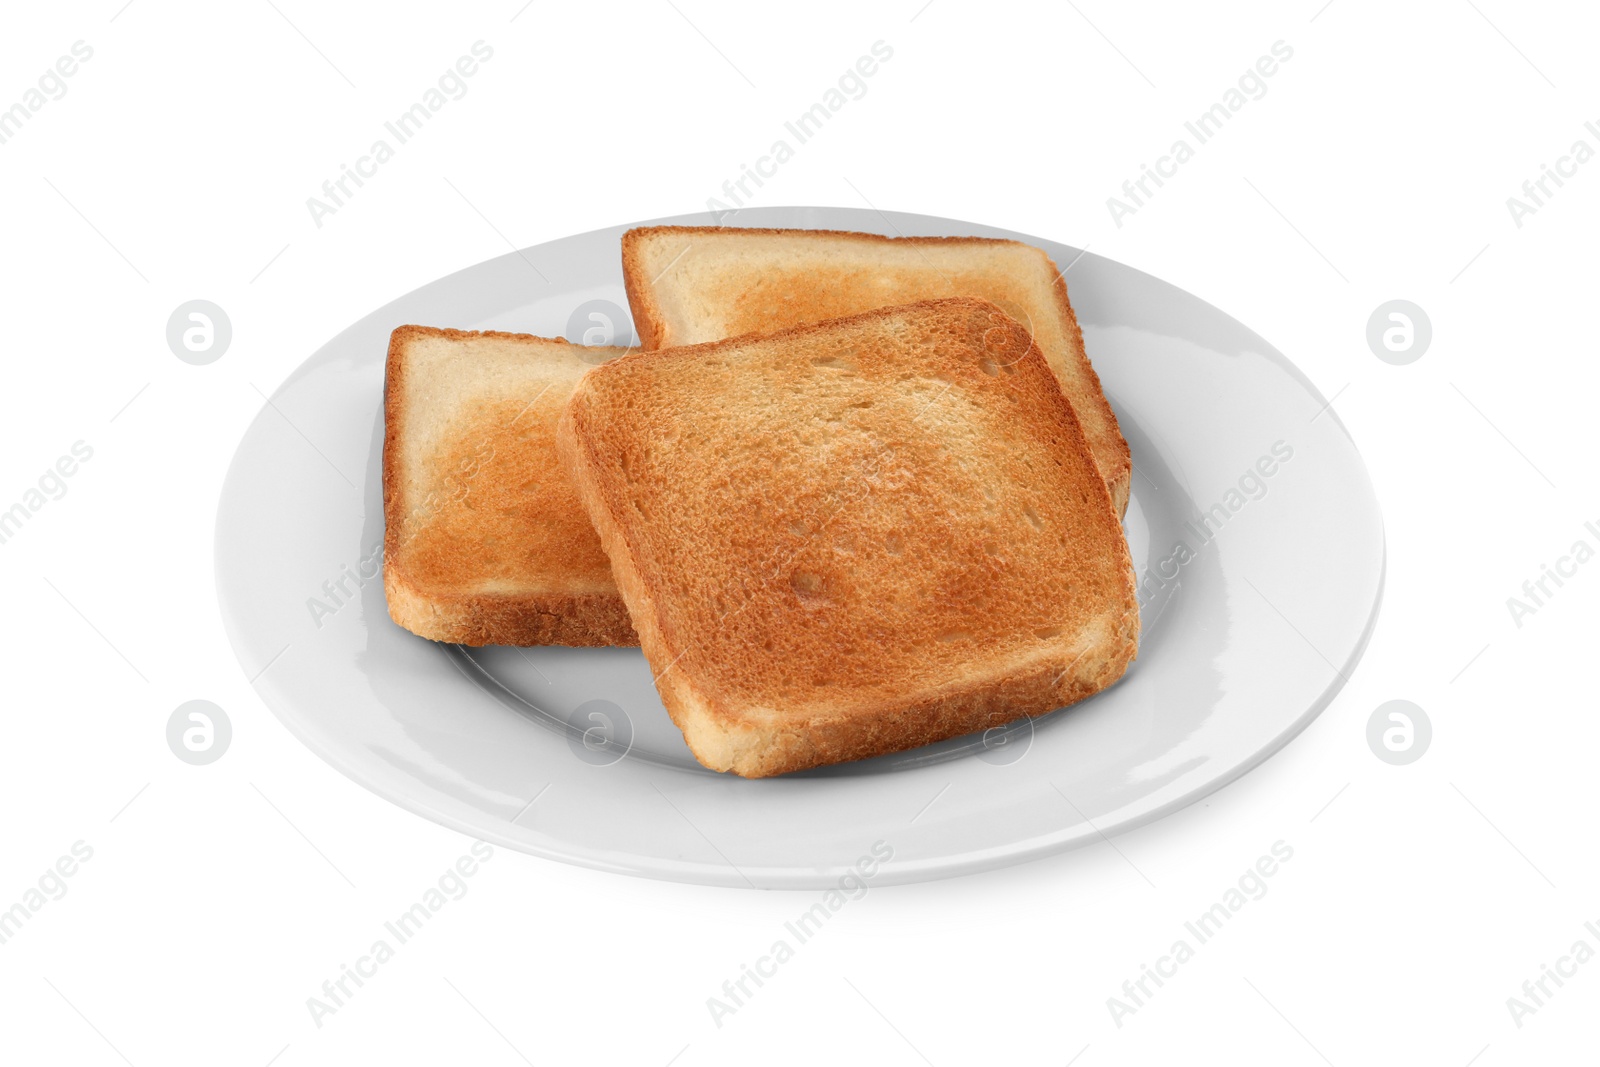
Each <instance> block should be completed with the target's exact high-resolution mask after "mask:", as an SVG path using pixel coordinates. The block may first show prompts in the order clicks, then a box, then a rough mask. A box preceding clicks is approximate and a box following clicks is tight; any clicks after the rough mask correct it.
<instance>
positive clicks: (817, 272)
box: [622, 226, 1133, 515]
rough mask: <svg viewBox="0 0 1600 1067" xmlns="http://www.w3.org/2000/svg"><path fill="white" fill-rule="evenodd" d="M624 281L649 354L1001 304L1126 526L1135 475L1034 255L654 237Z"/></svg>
mask: <svg viewBox="0 0 1600 1067" xmlns="http://www.w3.org/2000/svg"><path fill="white" fill-rule="evenodd" d="M622 271H623V276H624V279H625V282H626V285H627V290H628V302H629V303H630V304H631V305H632V307H633V319H634V324H635V325H636V326H637V327H638V329H639V337H640V340H641V341H642V342H643V344H644V347H645V348H646V349H656V348H666V347H669V346H672V345H688V344H698V343H700V342H703V341H719V340H722V339H723V338H727V337H737V336H739V335H740V334H746V333H770V332H772V331H774V330H781V329H784V328H786V327H789V326H797V325H800V324H801V323H807V322H821V321H822V320H824V319H831V318H837V317H839V316H841V315H853V314H856V313H859V312H862V311H869V310H871V309H872V308H878V307H885V306H888V305H892V304H906V303H911V302H912V301H917V300H928V299H932V298H936V297H947V296H972V297H978V298H980V299H983V300H988V301H989V302H991V303H994V304H998V305H999V306H1000V308H1001V310H1003V311H1005V312H1006V314H1008V315H1010V316H1011V317H1012V318H1014V319H1016V320H1017V321H1018V322H1020V323H1022V324H1023V325H1024V326H1025V327H1027V328H1028V329H1029V330H1030V331H1031V332H1032V334H1033V337H1034V340H1035V341H1037V342H1038V343H1039V347H1040V349H1041V350H1043V352H1044V357H1045V359H1046V360H1048V361H1049V364H1050V369H1051V370H1053V371H1055V373H1056V377H1057V378H1059V379H1060V381H1061V388H1062V391H1063V392H1065V393H1066V394H1067V399H1068V400H1069V401H1070V402H1071V403H1072V408H1073V411H1074V413H1075V414H1076V415H1077V416H1078V423H1079V425H1080V426H1081V427H1082V429H1083V433H1084V436H1085V437H1087V438H1088V441H1089V448H1090V451H1091V452H1092V453H1093V454H1094V459H1095V463H1096V464H1097V465H1098V466H1099V468H1100V473H1101V475H1102V476H1103V477H1104V478H1105V481H1106V485H1107V486H1109V487H1110V490H1111V499H1112V500H1113V501H1114V503H1115V505H1116V509H1117V514H1118V515H1121V514H1122V513H1123V512H1125V511H1126V510H1127V508H1128V492H1129V489H1130V482H1131V480H1132V477H1133V463H1132V460H1131V459H1130V458H1129V455H1128V445H1127V442H1126V441H1124V440H1123V439H1122V432H1121V431H1120V430H1119V429H1118V428H1117V417H1116V415H1115V414H1113V413H1112V411H1111V405H1110V404H1108V403H1107V402H1106V397H1105V393H1104V391H1103V390H1102V389H1101V388H1100V378H1099V376H1098V375H1096V374H1095V371H1094V367H1092V366H1091V365H1090V364H1089V360H1088V357H1087V356H1086V355H1085V354H1084V350H1083V331H1082V330H1080V329H1079V328H1078V320H1077V317H1076V316H1075V315H1074V314H1073V313H1072V303H1071V301H1069V300H1068V299H1067V284H1066V281H1065V280H1064V279H1063V276H1062V272H1061V271H1058V270H1057V269H1056V265H1055V263H1053V262H1052V261H1051V259H1050V257H1049V256H1048V255H1046V254H1045V253H1044V252H1043V251H1041V250H1040V249H1038V248H1035V247H1033V246H1032V245H1027V244H1022V243H1021V242H1018V241H1002V240H994V239H991V238H984V237H882V236H879V235H878V234H872V233H849V232H844V231H837V230H768V229H745V228H742V227H711V226H647V227H643V228H640V229H634V230H629V231H628V232H627V233H625V234H623V236H622Z"/></svg>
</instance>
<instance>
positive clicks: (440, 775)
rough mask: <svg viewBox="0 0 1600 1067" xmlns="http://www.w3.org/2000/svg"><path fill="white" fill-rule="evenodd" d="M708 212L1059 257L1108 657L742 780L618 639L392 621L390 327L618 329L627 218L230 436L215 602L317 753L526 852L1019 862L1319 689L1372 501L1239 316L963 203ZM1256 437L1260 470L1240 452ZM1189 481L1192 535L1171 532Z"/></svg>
mask: <svg viewBox="0 0 1600 1067" xmlns="http://www.w3.org/2000/svg"><path fill="white" fill-rule="evenodd" d="M656 222H658V223H681V224H696V225H708V224H712V223H713V222H714V220H712V219H710V218H709V216H705V215H692V216H683V217H681V218H675V219H659V220H656ZM737 222H738V224H739V225H749V226H799V227H812V228H828V229H841V230H866V231H873V232H877V233H889V234H923V235H978V236H992V237H1016V238H1020V239H1021V240H1024V241H1028V242H1030V243H1032V244H1035V245H1038V246H1040V247H1042V248H1044V249H1045V250H1046V251H1047V252H1049V253H1050V255H1052V256H1053V257H1055V260H1056V262H1057V263H1058V264H1060V265H1063V266H1066V265H1068V264H1070V268H1069V270H1068V273H1067V275H1066V277H1067V281H1068V284H1069V288H1070V291H1071V294H1072V303H1073V306H1074V307H1075V308H1076V310H1077V313H1078V318H1079V320H1080V321H1081V322H1082V324H1083V329H1084V336H1085V341H1086V344H1087V347H1088V351H1089V354H1090V357H1091V358H1092V360H1093V362H1094V365H1095V367H1096V369H1097V370H1098V371H1099V372H1100V377H1101V380H1102V381H1103V383H1104V384H1105V389H1106V394H1107V395H1108V396H1109V397H1110V399H1111V403H1112V406H1113V407H1114V408H1115V409H1116V412H1117V417H1118V418H1119V419H1120V420H1121V423H1122V429H1123V432H1124V434H1125V435H1126V436H1127V439H1128V443H1129V445H1130V446H1131V448H1132V450H1133V460H1134V464H1135V475H1134V480H1133V500H1132V504H1131V505H1130V507H1129V509H1128V517H1127V523H1126V525H1127V530H1128V538H1129V544H1130V547H1131V548H1132V550H1133V558H1134V562H1135V566H1136V567H1137V569H1138V570H1139V572H1140V576H1141V579H1142V580H1144V581H1146V582H1147V583H1148V584H1143V585H1141V590H1142V592H1141V602H1142V604H1143V618H1144V636H1143V640H1142V643H1141V647H1140V653H1139V659H1138V661H1137V662H1136V663H1135V664H1134V666H1133V668H1132V669H1131V670H1130V671H1129V672H1128V675H1127V677H1126V678H1124V679H1123V681H1122V682H1121V683H1120V684H1118V685H1116V686H1115V687H1113V688H1112V689H1110V690H1109V691H1107V692H1105V693H1102V694H1100V695H1099V696H1097V697H1095V698H1093V699H1091V700H1088V701H1085V702H1084V703H1082V704H1079V705H1077V706H1075V707H1073V708H1070V709H1066V710H1063V711H1057V712H1054V713H1052V714H1050V715H1048V716H1044V717H1042V718H1040V719H1037V720H1034V721H1033V722H1031V723H1029V722H1027V721H1026V720H1024V722H1023V723H1022V725H1021V726H1020V728H1017V729H1013V730H1008V731H991V732H990V734H989V735H977V736H973V737H968V738H960V739H956V740H954V741H949V742H945V743H942V744H939V745H933V746H930V747H928V748H924V749H919V750H917V751H915V752H909V753H904V754H901V755H897V756H886V757H882V758H879V759H874V760H868V761H864V762H861V763H855V764H848V765H844V766H839V767H832V768H825V769H822V770H817V771H811V772H805V773H801V774H796V775H791V776H788V777H784V778H776V779H766V780H761V781H745V780H743V779H739V778H735V777H733V776H731V775H719V774H713V773H711V772H710V771H707V770H705V769H704V768H702V767H701V766H700V765H699V764H697V763H696V762H695V761H694V759H693V758H692V757H691V756H690V754H689V751H688V749H687V748H686V747H685V745H684V743H683V739H682V737H681V736H680V735H679V733H678V731H677V729H676V728H675V727H673V725H672V723H671V722H670V720H669V719H668V718H667V714H666V711H665V710H664V709H663V708H662V706H661V702H660V700H659V698H658V697H657V696H656V693H655V690H654V688H653V687H652V685H651V683H650V672H649V669H648V666H647V665H646V663H645V661H644V657H643V656H642V655H641V654H640V653H639V651H638V650H636V649H566V648H537V649H512V648H490V649H478V650H473V649H466V648H459V647H452V646H442V645H437V644H433V643H431V642H428V641H424V640H422V639H421V638H418V637H415V636H413V635H411V634H409V633H407V632H405V631H404V630H401V629H400V628H398V627H397V626H395V625H394V624H393V623H392V622H390V620H389V616H388V613H387V610H386V608H385V606H384V599H383V585H382V582H381V580H379V579H377V578H376V577H373V576H374V575H376V574H377V573H378V568H379V566H380V564H381V546H382V541H383V506H382V492H381V480H380V466H381V442H382V429H383V426H382V405H381V397H382V391H383V361H384V353H385V350H386V347H387V342H388V337H389V331H390V330H391V329H393V328H394V327H395V326H398V325H400V324H402V323H421V324H425V325H431V326H453V327H457V328H462V329H485V328H494V329H501V330H516V331H525V332H531V333H537V334H544V335H554V334H565V335H566V336H568V337H573V338H580V337H582V336H583V335H584V333H585V332H586V331H589V332H590V336H589V340H590V341H591V342H597V343H598V342H607V343H619V344H623V343H629V341H631V335H630V330H631V326H630V325H629V322H628V319H627V312H626V310H625V309H626V307H627V300H626V297H625V295H624V293H623V289H622V273H621V265H620V261H619V260H620V257H619V252H618V239H619V237H620V236H621V234H622V232H623V230H625V229H627V228H628V227H626V226H616V227H613V228H610V229H606V230H597V231H595V232H593V233H586V234H580V235H578V236H576V237H568V238H565V239H563V240H559V241H552V242H550V243H549V244H545V245H540V246H537V247H535V248H529V249H525V250H523V251H521V252H517V253H513V254H511V255H506V256H501V257H500V258H498V259H494V260H490V261H489V262H487V263H481V264H479V265H478V266H475V267H471V268H469V269H467V270H464V271H461V272H459V273H457V274H453V275H451V276H449V277H447V278H442V279H440V280H439V281H437V282H434V283H433V284H431V285H427V286H424V287H423V288H421V289H418V290H417V291H416V292H414V293H410V294H408V295H406V296H403V297H401V298H400V299H398V300H396V301H395V302H393V303H392V304H390V305H388V306H387V307H384V308H382V309H380V310H378V311H376V312H374V313H372V314H371V315H368V316H367V317H366V318H364V319H362V320H361V321H360V322H358V323H356V324H355V325H354V326H351V327H350V328H349V329H348V330H346V331H345V332H344V333H342V334H340V335H339V336H338V337H336V338H334V339H333V340H332V341H330V342H329V343H328V344H327V345H325V346H324V347H323V348H322V350H321V351H319V352H317V353H316V354H315V355H313V356H312V357H311V358H310V359H309V360H307V361H306V362H305V364H304V365H303V366H301V367H300V368H299V369H298V370H297V371H296V372H295V373H294V374H292V375H291V376H290V377H289V379H288V381H286V382H285V383H284V384H283V386H282V388H280V389H279V390H278V392H277V393H276V395H274V396H273V398H272V400H271V402H270V404H269V405H268V406H267V407H266V408H264V409H263V410H262V412H261V414H260V415H259V416H257V418H256V420H255V422H254V423H252V425H251V426H250V429H249V431H248V432H247V433H246V434H245V437H244V440H243V442H242V443H241V444H240V445H239V451H238V454H237V455H236V456H235V457H234V460H233V465H232V467H231V469H230V470H229V472H228V479H227V483H226V485H225V487H224V489H223V494H222V502H221V505H220V507H219V511H218V516H217V586H218V593H219V597H220V600H221V604H222V615H223V619H224V622H225V624H226V626H227V629H228V634H229V636H230V638H231V639H232V641H233V646H234V649H235V651H236V652H237V654H238V656H239V660H240V662H241V664H242V665H243V667H244V670H245V672H246V674H247V675H248V676H249V677H250V678H251V680H252V682H253V684H254V685H255V687H256V689H257V691H258V692H260V694H261V697H262V699H263V700H265V701H266V703H267V705H268V706H269V707H270V708H271V709H272V710H273V711H274V712H275V713H276V714H277V715H278V717H279V718H281V719H282V720H283V721H284V723H286V724H287V725H288V726H289V728H290V729H291V730H293V731H294V732H295V733H296V734H297V735H298V736H299V737H300V738H301V739H302V740H303V741H304V742H305V743H306V744H307V745H309V746H311V748H312V749H313V750H314V751H315V752H317V753H318V754H319V755H320V756H322V758H324V759H325V760H327V761H328V762H329V763H331V764H333V765H334V766H335V767H337V768H339V769H340V770H341V771H343V772H344V773H345V774H347V775H349V776H350V777H351V778H353V779H355V780H356V781H358V782H360V783H361V784H363V785H365V786H367V787H368V788H370V789H372V790H373V791H374V792H376V793H378V794H379V795H381V796H385V797H388V798H389V799H391V800H393V801H394V802H395V803H397V804H400V805H402V806H403V807H406V808H409V809H410V810H412V811H414V812H417V813H418V814H421V815H425V816H427V817H428V818H430V819H434V820H436V821H438V822H441V823H443V824H445V825H446V826H451V827H455V828H456V829H458V830H461V831H462V832H464V833H467V834H471V835H474V836H476V837H480V838H483V839H485V840H487V841H492V842H494V843H496V844H500V845H505V846H509V847H511V848H517V849H521V850H523V851H526V852H530V853H534V854H535V855H540V856H547V857H550V858H552V859H559V860H565V861H567V862H570V863H580V864H584V865H586V866H590V867H598V868H602V869H605V870H612V871H620V872H625V873H629V874H638V875H647V876H651V877H657V878H670V879H677V880H681V881H690V882H704V883H709V884H715V885H730V886H741V885H750V886H758V887H763V888H766V887H773V888H778V887H786V888H797V887H818V886H824V885H831V884H834V883H836V882H837V880H838V879H839V878H840V877H841V876H842V875H844V874H845V872H846V871H847V870H848V869H849V868H850V867H851V866H852V865H854V864H856V863H857V861H858V860H859V859H860V858H861V857H863V856H866V855H869V854H870V853H871V851H872V848H873V846H874V845H875V844H877V845H878V850H879V854H880V855H882V854H883V853H884V852H886V851H889V850H892V853H893V857H892V859H890V860H889V861H888V862H886V863H885V864H883V866H882V868H881V870H879V871H878V873H877V874H876V876H875V877H874V884H881V883H892V882H909V881H918V880H922V879H927V878H935V877H942V876H947V875H953V874H961V873H966V872H971V871H978V870H984V869H987V868H991V867H998V866H1001V865H1003V864H1008V863H1016V862H1019V861H1022V860H1026V859H1029V858H1032V857H1036V856H1042V855H1046V854H1049V853H1053V852H1059V851H1062V850H1064V849H1068V848H1073V847H1075V846H1077V845H1081V844H1085V843H1087V842H1091V841H1096V840H1099V839H1100V837H1101V835H1102V834H1110V833H1115V832H1116V831H1118V830H1124V829H1127V828H1129V827H1132V826H1137V825H1139V824H1141V823H1145V822H1148V821H1150V820H1152V819H1155V818H1158V817H1160V816H1161V815H1163V814H1165V813H1167V812H1170V811H1173V810H1175V809H1177V808H1179V807H1182V806H1183V805H1186V804H1189V803H1191V802H1193V801H1194V800H1197V799H1199V798H1200V797H1203V796H1205V795H1206V794H1207V793H1210V792H1211V791H1213V790H1215V789H1217V788H1219V787H1220V786H1222V785H1224V784H1226V783H1227V782H1229V781H1231V780H1233V779H1234V778H1237V777H1238V776H1239V775H1241V774H1243V773H1244V772H1245V771H1247V770H1249V769H1250V768H1251V767H1253V766H1255V765H1256V764H1257V763H1259V762H1261V761H1262V760H1263V759H1265V758H1266V757H1267V756H1269V755H1270V754H1272V753H1273V752H1275V751H1276V750H1277V749H1278V748H1280V747H1282V746H1283V745H1284V744H1285V743H1286V742H1287V741H1288V740H1289V739H1290V738H1292V737H1293V736H1294V735H1295V734H1297V733H1299V732H1300V731H1301V730H1302V729H1304V728H1305V726H1306V724H1307V723H1309V722H1310V721H1311V719H1312V718H1313V717H1315V716H1316V714H1317V712H1319V711H1320V710H1321V709H1322V708H1323V707H1324V706H1325V705H1326V704H1327V703H1328V702H1329V701H1330V700H1331V699H1332V698H1333V695H1334V693H1335V692H1337V691H1338V689H1339V687H1340V686H1341V685H1342V684H1343V682H1344V680H1345V678H1346V677H1347V676H1348V674H1349V671H1350V669H1351V668H1352V667H1353V666H1354V664H1355V662H1356V660H1357V659H1358V658H1359V657H1360V655H1361V652H1362V650H1363V648H1364V647H1365V645H1366V641H1367V637H1368V635H1369V634H1370V633H1371V629H1372V625H1373V622H1374V621H1375V619H1376V617H1377V611H1378V602H1379V599H1380V594H1381V591H1382V587H1383V571H1384V543H1383V526H1382V520H1381V518H1380V515H1379V512H1378V505H1377V502H1376V500H1375V499H1374V496H1373V492H1372V486H1371V484H1370V482H1369V481H1368V478H1367V474H1366V470H1365V468H1364V467H1363V466H1362V463H1361V458H1360V456H1359V455H1358V454H1357V452H1356V448H1355V445H1354V444H1353V443H1352V442H1351V440H1350V437H1349V436H1348V434H1347V433H1346V432H1345V430H1344V428H1343V427H1342V426H1341V425H1340V423H1339V420H1338V418H1337V417H1336V416H1335V415H1334V413H1333V412H1332V411H1331V410H1327V408H1326V403H1325V401H1324V400H1323V398H1322V397H1321V396H1320V395H1319V394H1318V393H1317V391H1316V390H1315V389H1314V388H1313V387H1312V386H1311V384H1310V383H1309V382H1308V381H1307V380H1306V379H1305V377H1304V376H1303V375H1302V374H1300V372H1299V371H1297V370H1296V369H1295V368H1294V366H1293V365H1292V364H1290V363H1289V362H1288V361H1287V360H1286V359H1285V358H1284V357H1283V356H1281V355H1279V354H1278V353H1277V352H1276V351H1274V350H1273V348H1272V347H1271V346H1270V345H1268V344H1267V343H1266V342H1265V341H1264V340H1262V339H1261V338H1260V337H1258V336H1256V335H1255V334H1254V333H1252V332H1251V331H1250V330H1248V329H1247V328H1245V327H1244V326H1242V325H1240V324H1239V323H1238V322H1235V321H1234V320H1233V319H1231V318H1229V317H1228V316H1227V315H1224V314H1223V313H1222V312H1220V311H1218V310H1217V309H1216V308H1213V307H1211V306H1210V305H1208V304H1205V303H1203V302H1202V301H1200V300H1198V299H1196V298H1195V297H1192V296H1189V295H1188V294H1186V293H1184V292H1182V291H1180V290H1178V289H1175V288H1173V287H1172V286H1170V285H1167V284H1166V283H1164V282H1161V281H1159V280H1157V279H1155V278H1152V277H1150V276H1148V275H1146V274H1141V273H1140V272H1138V271H1136V270H1133V269H1131V268H1129V267H1125V266H1122V265H1121V264H1118V263H1115V262H1112V261H1110V260H1107V259H1103V258H1101V257H1099V256H1093V255H1086V254H1081V253H1080V252H1078V250H1076V249H1073V248H1069V247H1066V246H1064V245H1060V244H1057V243H1055V242H1053V241H1045V240H1041V239H1039V238H1036V237H1029V236H1027V235H1024V234H1014V233H1009V232H1007V231H1004V230H997V229H994V228H993V227H989V226H980V225H976V224H973V223H967V222H959V221H955V220H951V219H940V218H931V217H927V216H921V215H905V214H880V213H878V212H875V211H862V210H851V209H845V208H766V209H747V210H745V211H742V212H740V213H739V215H738V217H737ZM545 279H548V281H546V280H545ZM595 315H599V317H598V318H596V317H594V316H595ZM608 317H609V318H610V319H611V320H613V324H614V326H615V329H616V331H617V338H616V339H612V338H608V337H607V336H605V334H606V328H605V327H606V321H607V318H608ZM1275 447H1276V449H1277V456H1276V457H1275V456H1274V448H1275ZM1291 451H1292V455H1290V456H1289V457H1288V458H1287V459H1284V458H1283V456H1284V454H1285V453H1286V452H1291ZM1258 463H1260V464H1261V467H1262V468H1263V469H1271V470H1272V474H1271V475H1270V476H1265V475H1261V474H1259V473H1257V474H1254V475H1252V474H1251V472H1253V471H1255V470H1256V466H1257V464H1258ZM1213 505H1219V506H1220V508H1221V510H1220V511H1213V512H1212V513H1213V515H1214V518H1213V519H1212V520H1211V521H1212V522H1213V523H1214V524H1216V525H1217V526H1218V527H1220V528H1219V529H1218V531H1217V534H1216V536H1215V537H1214V538H1211V539H1209V540H1208V539H1205V538H1203V537H1202V536H1201V534H1200V532H1199V531H1198V530H1197V528H1196V527H1197V524H1198V522H1199V519H1200V516H1201V515H1202V513H1203V512H1205V511H1212V509H1213ZM1186 524H1189V525H1186ZM1180 544H1182V545H1185V546H1186V548H1187V551H1181V550H1176V549H1177V546H1178V545H1180ZM1162 574H1165V575H1166V576H1167V577H1166V580H1165V581H1164V582H1158V581H1157V578H1158V577H1159V576H1160V575H1162ZM364 579H365V580H364ZM325 583H326V584H325ZM341 585H342V586H343V591H342V592H341V591H340V589H339V587H340V586H341ZM319 601H320V603H321V605H322V607H321V608H318V607H317V602H319ZM608 738H609V743H608V740H607V739H608ZM880 842H881V844H879V843H880Z"/></svg>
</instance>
